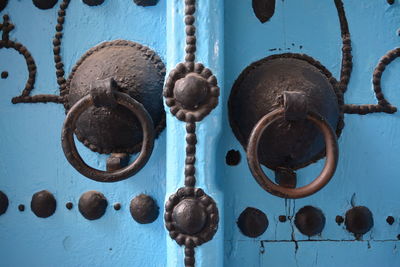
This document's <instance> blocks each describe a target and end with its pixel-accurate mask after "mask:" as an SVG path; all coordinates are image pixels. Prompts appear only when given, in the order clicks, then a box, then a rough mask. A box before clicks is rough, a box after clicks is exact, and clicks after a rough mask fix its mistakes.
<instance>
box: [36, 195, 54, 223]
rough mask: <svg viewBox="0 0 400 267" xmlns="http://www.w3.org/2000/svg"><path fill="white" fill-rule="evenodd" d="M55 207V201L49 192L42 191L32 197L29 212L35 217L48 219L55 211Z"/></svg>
mask: <svg viewBox="0 0 400 267" xmlns="http://www.w3.org/2000/svg"><path fill="white" fill-rule="evenodd" d="M56 206H57V201H56V199H55V198H54V196H53V194H52V193H50V192H49V191H46V190H43V191H40V192H37V193H35V194H33V196H32V200H31V210H32V212H33V213H34V214H35V215H36V216H37V217H40V218H47V217H50V216H51V215H53V214H54V212H55V211H56Z"/></svg>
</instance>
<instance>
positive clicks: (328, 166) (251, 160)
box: [247, 108, 339, 198]
mask: <svg viewBox="0 0 400 267" xmlns="http://www.w3.org/2000/svg"><path fill="white" fill-rule="evenodd" d="M284 114H285V110H284V108H279V109H276V110H274V111H272V112H270V113H268V114H267V115H265V116H264V117H262V118H261V120H260V121H259V122H258V123H257V124H256V126H254V128H253V131H252V132H251V134H250V138H249V142H248V145H247V162H248V164H249V167H250V171H251V173H252V174H253V177H254V178H255V179H256V181H257V182H258V184H259V185H260V186H261V187H262V188H263V189H264V190H266V191H267V192H269V193H271V194H273V195H275V196H278V197H282V198H302V197H306V196H309V195H312V194H314V193H315V192H317V191H319V190H320V189H321V188H323V187H324V186H325V185H326V184H327V183H328V182H329V181H330V180H331V178H332V177H333V174H334V173H335V170H336V166H337V161H338V153H339V148H338V145H337V138H336V134H335V132H334V131H333V130H332V127H331V126H330V125H329V123H328V122H326V120H325V119H324V118H322V117H321V116H320V115H319V114H317V113H315V112H311V111H309V112H308V113H307V120H310V121H311V122H313V123H314V124H315V125H316V126H317V127H318V129H319V130H320V131H321V132H322V133H323V135H324V139H325V146H326V160H325V165H324V168H323V170H322V171H321V173H320V174H319V176H318V177H317V178H316V179H315V180H314V181H312V182H311V183H310V184H308V185H306V186H303V187H299V188H286V187H282V186H279V185H277V184H275V183H273V182H272V181H271V179H269V178H268V176H267V175H266V174H265V173H264V172H263V170H262V169H261V166H260V162H259V159H258V146H259V142H260V138H261V136H262V134H263V133H264V131H265V130H266V129H267V128H268V127H269V126H270V125H271V124H272V123H273V122H275V121H276V120H277V119H279V118H282V117H283V116H284Z"/></svg>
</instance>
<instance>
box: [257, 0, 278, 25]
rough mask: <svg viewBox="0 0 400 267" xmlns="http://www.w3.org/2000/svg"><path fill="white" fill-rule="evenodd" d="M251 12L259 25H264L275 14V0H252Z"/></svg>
mask: <svg viewBox="0 0 400 267" xmlns="http://www.w3.org/2000/svg"><path fill="white" fill-rule="evenodd" d="M253 11H254V13H255V15H256V17H257V18H258V19H259V20H260V21H261V23H265V22H267V21H268V20H270V18H272V16H273V15H274V13H275V0H253Z"/></svg>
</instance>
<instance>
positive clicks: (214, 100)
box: [164, 63, 220, 122]
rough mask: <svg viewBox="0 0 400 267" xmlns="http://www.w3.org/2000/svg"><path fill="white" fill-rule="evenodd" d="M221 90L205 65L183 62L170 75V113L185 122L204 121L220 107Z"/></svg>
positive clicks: (167, 87)
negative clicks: (212, 111)
mask: <svg viewBox="0 0 400 267" xmlns="http://www.w3.org/2000/svg"><path fill="white" fill-rule="evenodd" d="M219 91H220V90H219V87H218V82H217V78H216V77H215V76H214V75H213V74H212V72H211V70H209V69H208V68H205V67H204V65H203V64H201V63H195V64H193V63H179V64H178V65H177V66H176V68H175V69H174V70H172V71H171V72H170V74H169V77H168V80H167V82H166V84H165V88H164V97H165V102H166V104H167V106H169V107H170V111H171V113H172V114H173V115H175V116H176V117H177V118H178V119H179V120H181V121H185V122H195V121H201V120H202V119H203V118H204V117H205V116H207V115H208V114H209V113H210V112H211V110H213V109H214V108H215V107H216V106H217V105H218V97H219Z"/></svg>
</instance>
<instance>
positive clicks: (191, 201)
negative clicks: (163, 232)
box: [164, 187, 219, 248]
mask: <svg viewBox="0 0 400 267" xmlns="http://www.w3.org/2000/svg"><path fill="white" fill-rule="evenodd" d="M164 219H165V226H166V228H167V230H168V231H169V235H170V236H171V238H172V239H174V240H175V241H176V242H177V243H178V244H179V245H181V246H182V245H185V246H186V247H189V248H193V247H197V246H200V245H201V244H203V243H206V242H208V241H210V240H211V239H212V238H213V236H214V235H215V233H216V232H217V229H218V221H219V215H218V208H217V205H216V203H215V202H214V200H213V199H212V198H211V197H210V196H208V195H207V194H205V193H204V191H203V190H202V189H200V188H193V187H182V188H180V189H178V191H177V192H176V193H175V194H173V195H171V196H170V197H169V199H168V201H167V203H166V204H165V214H164Z"/></svg>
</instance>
